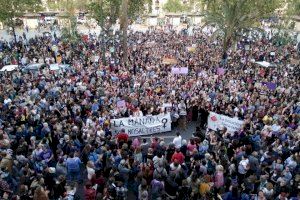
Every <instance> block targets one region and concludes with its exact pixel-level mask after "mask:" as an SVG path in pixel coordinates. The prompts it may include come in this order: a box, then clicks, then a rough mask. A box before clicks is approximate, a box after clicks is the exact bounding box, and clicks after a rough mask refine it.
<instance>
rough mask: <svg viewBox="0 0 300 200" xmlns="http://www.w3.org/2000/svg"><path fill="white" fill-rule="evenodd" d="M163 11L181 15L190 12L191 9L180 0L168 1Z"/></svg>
mask: <svg viewBox="0 0 300 200" xmlns="http://www.w3.org/2000/svg"><path fill="white" fill-rule="evenodd" d="M163 9H164V10H165V11H167V12H171V13H181V12H185V11H187V10H189V7H188V5H184V4H183V3H181V1H180V0H168V1H167V3H166V4H165V5H164V7H163Z"/></svg>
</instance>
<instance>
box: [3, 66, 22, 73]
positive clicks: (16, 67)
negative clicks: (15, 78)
mask: <svg viewBox="0 0 300 200" xmlns="http://www.w3.org/2000/svg"><path fill="white" fill-rule="evenodd" d="M17 69H18V65H5V66H4V67H2V68H1V69H0V72H1V73H2V72H12V71H15V70H17Z"/></svg>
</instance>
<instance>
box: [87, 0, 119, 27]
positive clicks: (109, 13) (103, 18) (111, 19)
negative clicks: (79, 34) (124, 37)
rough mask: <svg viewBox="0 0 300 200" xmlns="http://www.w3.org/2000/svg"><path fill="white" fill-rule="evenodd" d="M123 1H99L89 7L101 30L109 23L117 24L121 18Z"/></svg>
mask: <svg viewBox="0 0 300 200" xmlns="http://www.w3.org/2000/svg"><path fill="white" fill-rule="evenodd" d="M120 6H121V0H98V1H93V2H91V3H90V4H89V5H88V11H89V13H90V15H91V17H92V18H94V19H95V20H96V21H97V22H98V25H99V26H100V27H101V28H104V25H105V24H106V23H108V24H109V25H110V26H111V25H112V24H115V23H116V21H117V19H118V18H119V13H120Z"/></svg>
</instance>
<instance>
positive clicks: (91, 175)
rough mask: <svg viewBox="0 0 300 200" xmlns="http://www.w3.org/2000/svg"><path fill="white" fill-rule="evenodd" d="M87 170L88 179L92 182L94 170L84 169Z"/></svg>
mask: <svg viewBox="0 0 300 200" xmlns="http://www.w3.org/2000/svg"><path fill="white" fill-rule="evenodd" d="M86 170H87V174H88V179H89V180H92V178H93V176H94V174H95V170H94V169H93V168H90V167H86Z"/></svg>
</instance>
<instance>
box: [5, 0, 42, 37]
mask: <svg viewBox="0 0 300 200" xmlns="http://www.w3.org/2000/svg"><path fill="white" fill-rule="evenodd" d="M41 5H42V4H41V1H40V0H9V1H8V0H0V21H2V22H4V24H7V25H8V26H10V27H12V30H13V34H14V39H15V42H16V41H17V38H16V32H15V27H16V21H17V19H18V18H19V17H22V16H23V15H24V14H25V13H27V12H30V13H34V12H37V11H39V10H41V9H42V7H41Z"/></svg>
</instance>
